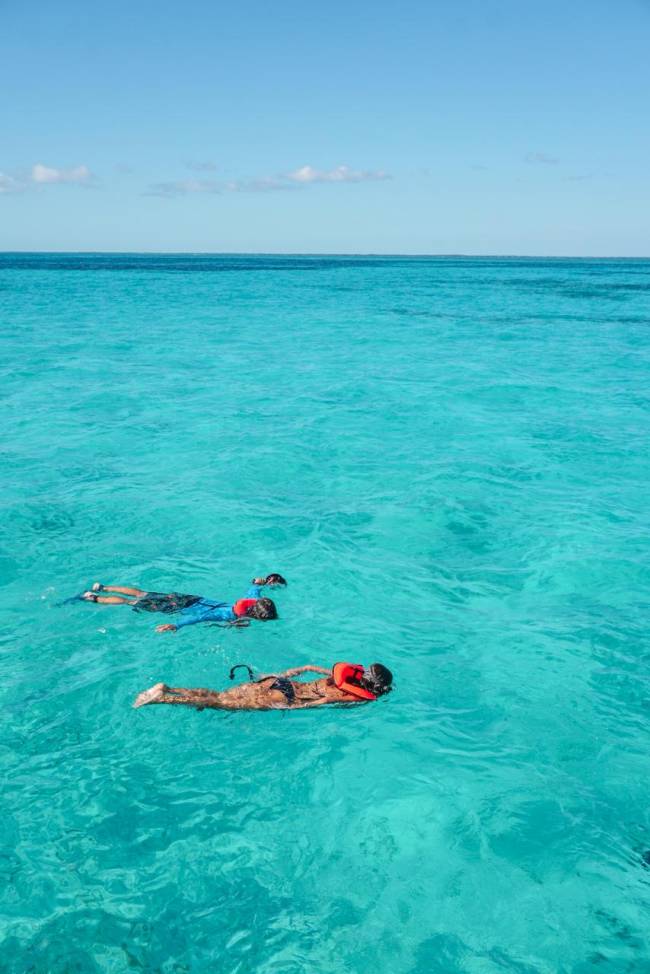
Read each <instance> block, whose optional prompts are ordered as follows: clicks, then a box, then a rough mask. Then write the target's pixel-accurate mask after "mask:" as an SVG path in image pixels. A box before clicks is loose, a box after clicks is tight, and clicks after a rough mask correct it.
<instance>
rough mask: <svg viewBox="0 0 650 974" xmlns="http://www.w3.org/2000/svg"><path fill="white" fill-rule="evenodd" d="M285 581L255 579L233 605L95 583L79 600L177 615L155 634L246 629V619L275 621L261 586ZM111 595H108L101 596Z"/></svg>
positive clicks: (275, 576) (273, 577)
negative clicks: (211, 626) (213, 627)
mask: <svg viewBox="0 0 650 974" xmlns="http://www.w3.org/2000/svg"><path fill="white" fill-rule="evenodd" d="M286 584H287V583H286V581H285V579H284V578H283V577H282V575H278V573H277V572H272V573H271V574H270V575H267V576H266V578H254V579H253V582H252V585H251V587H250V588H249V590H248V592H247V593H246V596H245V597H244V598H243V599H238V600H237V601H236V602H235V603H234V605H233V604H231V603H229V602H215V601H213V600H212V599H205V598H203V597H202V596H200V595H181V594H180V593H179V592H145V591H144V590H143V589H140V588H130V587H127V586H124V585H102V584H101V583H100V582H95V584H94V585H93V587H92V589H91V590H90V591H88V592H84V593H83V595H82V596H81V598H82V599H85V600H86V601H87V602H96V603H97V604H98V605H130V606H132V607H133V609H134V611H135V612H164V613H165V614H167V615H170V614H172V613H174V614H177V615H178V618H177V619H176V621H175V622H167V623H164V624H163V625H160V626H156V632H176V631H177V630H178V629H183V628H184V627H185V626H193V625H195V624H196V623H197V622H218V623H225V624H226V625H235V626H237V625H248V622H247V620H248V619H260V620H261V621H263V622H267V621H268V620H270V619H277V617H278V612H277V609H276V607H275V603H274V602H273V601H272V599H268V598H263V597H262V596H261V590H262V586H263V585H268V586H270V587H272V586H277V585H286ZM102 593H111V594H108V595H106V594H102Z"/></svg>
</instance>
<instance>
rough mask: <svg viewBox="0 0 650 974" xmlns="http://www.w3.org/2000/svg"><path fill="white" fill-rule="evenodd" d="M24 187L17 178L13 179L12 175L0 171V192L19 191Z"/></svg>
mask: <svg viewBox="0 0 650 974" xmlns="http://www.w3.org/2000/svg"><path fill="white" fill-rule="evenodd" d="M24 188H25V184H24V183H22V182H21V181H20V180H19V179H14V177H13V176H8V175H7V174H6V173H4V172H0V194H2V193H20V192H21V190H23V189H24Z"/></svg>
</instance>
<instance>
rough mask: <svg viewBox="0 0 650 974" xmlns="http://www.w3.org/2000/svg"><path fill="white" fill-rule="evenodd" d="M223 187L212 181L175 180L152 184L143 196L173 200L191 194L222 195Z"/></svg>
mask: <svg viewBox="0 0 650 974" xmlns="http://www.w3.org/2000/svg"><path fill="white" fill-rule="evenodd" d="M222 192H223V187H222V186H221V184H220V183H217V182H215V181H214V180H213V179H176V180H172V181H171V182H167V183H152V184H151V186H150V187H149V189H148V190H147V192H146V193H145V196H162V197H164V198H165V199H173V198H174V197H176V196H187V195H189V194H192V193H222Z"/></svg>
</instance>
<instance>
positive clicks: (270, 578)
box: [266, 572, 287, 585]
mask: <svg viewBox="0 0 650 974" xmlns="http://www.w3.org/2000/svg"><path fill="white" fill-rule="evenodd" d="M266 584H267V585H286V584H287V580H286V578H284V577H283V576H282V575H279V574H278V573H277V572H271V574H270V575H267V576H266Z"/></svg>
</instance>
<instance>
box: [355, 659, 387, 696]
mask: <svg viewBox="0 0 650 974" xmlns="http://www.w3.org/2000/svg"><path fill="white" fill-rule="evenodd" d="M360 682H361V685H362V686H363V687H365V688H366V690H370V692H371V693H374V695H375V696H376V697H382V696H383V695H384V694H385V693H390V691H391V690H392V689H393V674H392V673H391V671H390V670H389V669H388V667H386V666H383V664H382V663H373V664H372V666H369V667H368V669H367V670H366V672H365V673H364V675H363V676H362V678H361V680H360Z"/></svg>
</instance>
